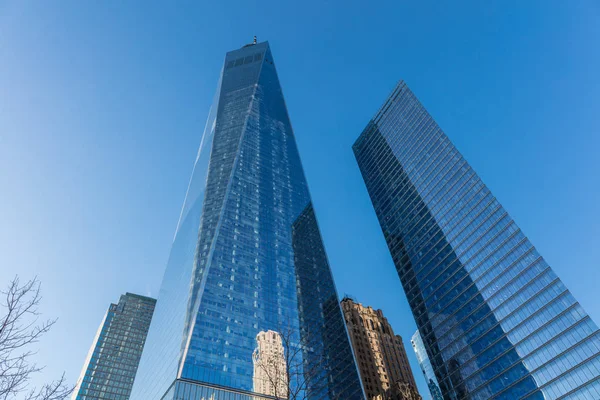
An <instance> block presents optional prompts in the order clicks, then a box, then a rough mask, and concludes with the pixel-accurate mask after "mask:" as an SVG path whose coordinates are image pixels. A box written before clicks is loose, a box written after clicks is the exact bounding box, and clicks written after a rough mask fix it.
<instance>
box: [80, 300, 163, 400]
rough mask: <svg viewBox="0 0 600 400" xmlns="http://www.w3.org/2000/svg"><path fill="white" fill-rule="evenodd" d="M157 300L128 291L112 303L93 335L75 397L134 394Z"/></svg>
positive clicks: (103, 399)
mask: <svg viewBox="0 0 600 400" xmlns="http://www.w3.org/2000/svg"><path fill="white" fill-rule="evenodd" d="M155 304H156V300H155V299H151V298H149V297H144V296H139V295H137V294H132V293H126V294H124V295H122V296H121V298H120V299H119V303H118V304H111V305H110V307H109V308H108V311H107V312H106V314H105V315H104V319H103V320H102V323H101V324H100V328H98V332H97V333H96V336H95V337H94V341H93V342H92V346H91V348H90V351H89V353H88V356H87V358H86V360H85V363H84V365H83V369H82V370H81V375H80V377H79V380H78V381H77V386H76V387H75V390H74V391H73V395H72V399H73V400H127V399H129V395H130V394H131V388H132V386H133V380H134V378H135V374H136V371H137V369H138V364H139V362H140V357H141V355H142V350H143V348H144V343H145V341H146V335H147V333H148V328H149V327H150V321H151V320H152V313H153V312H154V306H155Z"/></svg>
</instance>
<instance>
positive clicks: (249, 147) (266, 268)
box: [132, 42, 364, 400]
mask: <svg viewBox="0 0 600 400" xmlns="http://www.w3.org/2000/svg"><path fill="white" fill-rule="evenodd" d="M265 332H266V333H267V335H268V334H269V332H272V333H273V332H275V333H277V334H278V335H279V337H280V338H281V339H282V346H283V352H284V358H285V359H288V358H290V355H291V356H293V357H292V360H291V361H290V362H289V363H286V364H285V368H288V369H289V372H290V376H292V377H293V379H292V378H290V379H288V380H283V381H282V380H281V379H277V380H276V383H275V384H273V383H272V382H266V381H265V382H263V383H259V382H257V379H268V375H269V373H270V372H271V371H272V369H269V368H266V369H262V370H259V368H261V364H260V363H258V364H257V362H259V361H260V359H261V358H260V354H258V353H257V352H256V349H257V348H258V349H259V350H260V349H261V348H262V347H261V346H262V344H261V342H260V341H261V333H265ZM278 335H274V336H273V334H272V337H275V338H276V337H277V336H278ZM257 338H258V341H259V342H258V343H257ZM265 339H266V338H265ZM275 340H276V341H277V339H275ZM276 347H277V348H278V347H279V345H278V344H276ZM273 349H274V348H273ZM298 349H300V350H298ZM277 351H279V350H277ZM280 361H281V360H279V361H277V363H280ZM276 365H278V366H277V367H273V368H275V369H276V368H280V367H281V366H282V364H276ZM282 384H283V385H288V389H289V390H288V392H289V393H291V394H290V395H289V398H290V400H291V399H294V398H295V399H300V398H303V399H305V398H306V399H315V400H317V399H318V400H328V399H344V400H352V399H363V398H364V397H363V392H362V386H361V384H360V378H359V375H358V371H357V368H356V365H355V363H354V358H353V354H352V348H351V347H350V341H349V339H348V335H347V332H346V329H345V324H344V320H343V315H342V312H341V309H340V306H339V300H338V297H337V293H336V290H335V287H334V282H333V278H332V276H331V271H330V268H329V264H328V262H327V257H326V255H325V250H324V248H323V243H322V240H321V235H320V233H319V228H318V226H317V220H316V217H315V213H314V210H313V207H312V203H311V198H310V194H309V190H308V186H307V183H306V179H305V177H304V172H303V169H302V165H301V162H300V157H299V154H298V149H297V147H296V141H295V138H294V133H293V131H292V127H291V124H290V120H289V117H288V112H287V109H286V105H285V102H284V98H283V93H282V90H281V86H280V84H279V79H278V77H277V72H276V69H275V63H274V59H273V55H272V53H271V50H270V48H269V45H268V43H266V42H264V43H252V44H249V45H246V46H244V47H243V48H241V49H238V50H235V51H232V52H229V53H227V55H226V56H225V63H224V66H223V68H222V71H221V75H220V79H219V83H218V87H217V93H216V96H215V99H214V102H213V108H212V109H211V111H210V112H209V118H208V121H207V123H206V127H205V131H204V134H203V137H202V141H201V145H200V150H199V152H198V156H197V158H196V162H195V165H194V170H193V172H192V177H191V180H190V184H189V187H188V191H187V195H186V198H185V201H184V204H183V209H182V211H181V216H180V219H179V223H178V226H177V229H176V233H175V237H174V241H173V245H172V249H171V253H170V256H169V260H168V263H167V267H166V270H165V274H164V277H163V282H162V285H161V289H160V292H159V296H158V302H157V308H156V313H155V317H154V320H153V321H152V325H151V327H150V332H149V334H148V343H147V345H146V350H145V351H144V354H143V355H142V361H141V363H140V371H139V373H138V377H137V378H136V381H135V384H134V389H133V393H132V399H133V400H148V399H165V400H166V399H184V400H200V399H209V398H215V399H221V400H228V399H236V400H262V399H273V398H275V397H274V396H273V393H274V392H275V391H276V390H278V388H279V387H280V385H282ZM278 397H279V398H281V396H278Z"/></svg>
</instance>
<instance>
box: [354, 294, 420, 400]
mask: <svg viewBox="0 0 600 400" xmlns="http://www.w3.org/2000/svg"><path fill="white" fill-rule="evenodd" d="M342 310H343V312H344V318H345V319H346V324H347V325H348V333H349V334H350V338H351V340H352V348H353V349H354V355H355V357H356V362H357V365H358V369H359V371H360V375H361V378H362V382H363V386H364V388H365V393H366V395H367V399H368V400H421V396H420V395H419V392H418V391H417V384H416V382H415V378H414V376H413V373H412V371H411V369H410V365H409V363H408V358H407V355H406V350H405V349H404V344H403V343H402V338H401V337H400V336H399V335H394V330H393V329H392V327H391V325H390V324H389V322H388V320H387V318H385V317H384V316H383V312H382V311H381V310H374V309H373V308H372V307H365V306H363V305H362V304H360V303H356V302H354V301H353V300H352V299H349V298H344V300H342Z"/></svg>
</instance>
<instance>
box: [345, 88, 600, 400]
mask: <svg viewBox="0 0 600 400" xmlns="http://www.w3.org/2000/svg"><path fill="white" fill-rule="evenodd" d="M353 149H354V153H355V156H356V159H357V161H358V164H359V167H360V170H361V173H362V176H363V179H364V181H365V184H366V186H367V190H368V192H369V195H370V197H371V201H372V203H373V206H374V208H375V212H376V214H377V217H378V219H379V223H380V225H381V229H382V231H383V234H384V236H385V239H386V241H387V244H388V248H389V250H390V253H391V255H392V258H393V261H394V263H395V266H396V269H397V272H398V275H399V277H400V280H401V282H402V286H403V287H404V291H405V293H406V296H407V298H408V301H409V304H410V306H411V308H412V311H413V315H414V318H415V320H416V322H417V326H418V328H419V332H420V334H421V336H422V338H423V343H424V347H425V349H426V352H427V354H428V356H429V360H430V361H431V364H432V367H433V370H434V373H435V376H436V378H437V381H438V383H439V386H440V389H441V391H442V394H443V396H444V399H481V400H483V399H506V400H509V399H510V400H513V399H535V400H537V399H599V398H600V379H599V377H600V337H599V332H598V327H597V326H596V324H594V322H592V320H591V319H590V317H589V316H588V315H587V314H586V312H585V311H584V310H583V309H582V307H581V306H580V305H579V304H578V303H577V301H576V300H575V299H574V298H573V296H572V295H571V293H569V291H568V290H567V288H565V286H564V285H563V283H562V282H561V281H560V279H559V278H558V277H557V276H556V274H555V273H554V272H553V271H552V269H551V268H550V267H549V266H548V264H547V263H546V262H545V261H544V259H543V258H542V256H541V255H540V254H539V253H538V252H537V250H536V249H535V248H534V247H533V245H532V244H531V243H530V241H529V240H528V239H527V237H526V236H525V235H524V234H523V233H522V232H521V230H520V229H519V228H518V226H517V225H516V224H515V222H514V221H513V220H512V218H511V217H510V216H509V215H508V214H507V212H506V211H505V210H504V208H503V207H502V206H501V205H500V203H499V202H498V201H497V200H496V199H495V198H494V196H493V194H492V193H491V192H490V190H489V189H488V188H487V187H486V186H485V185H484V184H483V182H482V181H481V179H480V178H479V177H478V176H477V174H476V173H475V172H474V171H473V169H472V168H471V167H470V166H469V164H468V163H467V162H466V161H465V159H464V158H463V157H462V155H461V154H460V153H459V152H458V150H457V149H456V148H455V147H454V146H453V145H452V143H451V142H450V140H449V139H448V137H447V136H446V135H445V134H444V133H443V132H442V130H441V129H440V128H439V126H438V125H437V124H436V123H435V121H434V120H433V118H432V117H431V116H430V115H429V114H428V113H427V111H426V110H425V108H424V107H423V106H422V105H421V103H420V102H419V101H418V99H417V98H416V97H415V95H414V94H413V93H412V92H411V91H410V89H409V88H408V87H407V86H406V84H405V83H404V82H400V83H399V84H398V85H397V87H396V88H395V89H394V90H393V92H392V94H391V95H390V96H389V98H388V99H387V100H386V102H385V103H384V105H383V106H382V107H381V109H380V110H379V112H377V114H376V115H375V116H374V117H373V119H372V120H371V121H370V122H369V124H368V125H367V127H366V128H365V129H364V131H363V132H362V134H361V135H360V137H359V138H358V139H357V141H356V142H355V144H354V146H353Z"/></svg>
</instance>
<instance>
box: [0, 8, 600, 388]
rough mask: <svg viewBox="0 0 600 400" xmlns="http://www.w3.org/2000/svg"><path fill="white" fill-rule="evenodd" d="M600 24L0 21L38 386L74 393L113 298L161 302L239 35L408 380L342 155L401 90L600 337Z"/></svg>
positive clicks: (391, 277) (67, 16)
mask: <svg viewBox="0 0 600 400" xmlns="http://www.w3.org/2000/svg"><path fill="white" fill-rule="evenodd" d="M173 3H174V2H173ZM599 17H600V3H599V2H598V1H591V0H587V1H586V0H582V1H576V2H564V1H548V0H546V1H534V0H530V1H526V2H522V1H486V2H482V1H464V2H451V1H439V0H438V1H433V0H431V1H419V2H415V1H410V2H409V1H389V2H387V1H381V2H377V5H376V6H375V5H374V3H368V2H363V1H344V2H342V1H339V2H336V1H316V2H311V1H305V2H282V1H266V2H260V3H259V2H256V1H244V2H239V3H234V2H225V1H223V2H220V1H214V2H210V3H206V2H200V1H197V2H192V1H189V2H184V1H181V2H177V4H176V5H175V4H167V2H161V3H158V2H155V3H154V2H149V1H144V2H142V1H130V2H121V1H116V0H109V1H103V2H81V1H75V0H73V1H67V0H64V1H61V2H59V3H56V2H26V1H0V194H1V195H0V285H5V283H7V282H8V281H9V280H10V279H11V277H13V276H14V275H15V274H19V275H20V276H21V277H22V278H30V277H33V276H35V275H37V276H39V278H40V279H41V280H42V282H43V290H44V295H45V297H44V302H43V311H44V313H45V316H48V317H58V318H59V321H58V323H57V325H56V326H55V328H54V329H53V331H52V332H51V333H50V334H49V335H48V336H47V337H46V338H45V339H44V340H43V341H42V342H41V343H40V347H41V350H40V352H39V355H38V358H39V362H40V363H41V364H45V365H47V368H46V370H45V371H44V373H43V374H42V375H41V376H40V377H39V379H36V382H40V381H41V380H42V379H52V378H55V377H57V376H59V375H60V373H61V372H62V371H66V373H67V377H68V378H69V379H71V380H72V381H75V379H76V378H77V376H78V374H79V371H80V369H81V366H82V364H83V361H84V358H85V355H86V353H87V350H88V348H89V345H90V343H91V341H92V339H93V336H94V333H95V331H96V329H97V327H98V324H99V323H100V321H101V318H102V316H103V314H104V312H105V311H106V309H107V307H108V305H109V303H110V302H116V301H118V298H119V295H120V294H121V293H124V292H126V291H130V292H136V293H140V294H146V295H148V294H150V295H153V296H156V295H157V293H158V288H159V285H160V281H161V278H162V273H163V270H164V267H165V262H166V260H167V256H168V252H169V248H170V244H171V240H172V238H173V234H174V230H175V227H176V224H177V220H178V217H179V212H180V207H181V205H182V203H183V198H184V195H185V191H186V187H187V183H188V179H189V176H190V173H191V170H192V166H193V162H194V159H195V156H196V152H197V148H198V145H199V143H200V136H201V133H202V129H203V127H204V122H205V119H206V117H207V113H208V110H209V107H210V102H211V100H212V97H213V94H214V90H215V87H216V84H217V79H218V74H219V71H220V68H221V64H222V61H223V58H224V54H225V52H226V51H228V50H232V49H236V48H238V47H240V46H241V45H243V44H245V43H247V42H249V41H251V40H252V36H253V35H258V38H259V40H261V41H262V40H269V41H270V43H271V47H272V50H273V53H274V57H275V62H276V64H277V67H278V72H279V76H280V79H281V83H282V85H283V90H284V94H285V97H286V102H287V105H288V108H289V113H290V116H291V119H292V124H293V126H294V129H295V133H296V137H297V141H298V145H299V149H300V155H301V157H302V160H303V163H304V168H305V171H306V174H307V178H308V183H309V186H310V189H311V192H312V195H313V200H314V203H315V208H316V211H317V217H318V219H319V222H320V225H321V229H322V232H323V235H324V240H325V245H326V248H327V251H328V254H329V258H330V261H331V265H332V269H333V272H334V276H335V279H336V284H337V287H338V290H339V291H340V294H341V295H343V294H344V293H349V294H352V295H353V296H354V297H356V298H357V299H358V300H359V301H361V302H363V303H365V304H369V305H372V306H373V307H376V308H382V309H383V310H384V313H385V315H386V316H387V317H388V318H389V319H390V321H391V323H392V325H393V326H394V328H395V330H396V332H397V333H399V334H401V335H402V336H403V338H404V339H405V344H406V346H407V350H409V357H410V358H411V361H412V362H413V368H415V367H416V363H415V358H414V356H413V353H412V350H411V349H410V348H408V347H409V346H410V343H409V340H410V336H411V335H412V334H413V332H414V331H415V324H414V321H413V319H412V316H411V314H410V311H409V308H408V304H407V302H406V300H405V297H404V294H403V293H402V289H401V287H400V283H399V280H398V278H397V276H396V273H395V270H394V268H393V265H392V262H391V259H390V256H389V254H388V252H387V248H386V246H385V242H384V239H383V236H382V234H381V232H380V230H379V226H378V223H377V220H376V217H375V214H374V212H373V209H372V207H371V204H370V201H369V198H368V195H367V192H366V189H365V187H364V185H363V182H362V180H361V177H360V173H359V170H358V167H357V165H356V162H355V161H354V157H353V155H352V151H351V145H352V143H353V142H354V140H355V139H356V138H357V137H358V135H359V134H360V132H361V131H362V128H363V127H364V126H365V125H366V123H367V122H368V120H369V118H370V117H371V116H372V115H373V114H374V113H375V112H376V111H377V109H378V108H379V106H380V105H381V103H382V102H383V101H384V99H385V97H386V96H387V95H388V93H389V92H390V91H391V89H392V88H393V86H394V85H395V83H396V82H397V81H398V80H399V79H404V80H406V81H407V83H408V84H409V86H410V87H411V89H412V90H413V91H414V92H415V93H416V95H417V96H418V97H419V98H420V99H421V101H422V102H423V104H424V105H425V106H426V107H427V109H428V110H429V112H430V113H431V114H432V115H433V116H434V118H435V119H436V120H437V122H438V123H439V124H440V126H441V127H442V128H443V129H444V130H445V132H446V133H447V134H448V135H449V137H450V138H451V139H452V140H453V141H454V143H455V144H456V145H457V147H458V148H459V150H460V151H461V152H462V153H463V154H464V155H465V157H466V158H467V160H468V161H469V162H470V163H471V164H472V165H473V167H474V168H475V170H476V171H477V172H478V173H479V174H480V176H481V177H482V178H483V180H484V181H485V182H486V183H487V184H488V186H490V188H491V189H492V191H493V192H494V193H495V195H496V196H497V197H498V198H499V200H500V201H501V202H502V203H503V205H504V206H505V207H506V209H507V210H508V211H509V212H510V213H511V214H512V216H513V217H514V218H515V219H516V221H517V223H518V224H519V225H520V227H521V228H522V229H523V231H524V232H525V233H526V234H527V235H528V236H529V238H530V239H531V240H532V242H533V243H534V245H536V246H537V248H538V249H539V250H540V252H541V253H542V254H543V255H544V256H545V258H546V259H547V261H548V262H549V263H550V264H551V265H552V266H553V268H554V269H555V270H556V272H557V273H558V274H559V276H560V277H561V278H562V279H563V280H564V281H565V283H566V284H567V286H568V287H569V288H570V289H571V290H572V292H573V293H574V295H575V297H576V298H577V299H578V300H579V301H580V302H581V303H582V304H583V306H584V308H586V310H587V311H588V312H589V313H590V314H591V315H592V317H593V318H594V319H595V320H596V321H600V301H599V299H598V294H597V290H598V289H597V285H598V282H599V281H600V268H598V259H600V246H598V239H599V238H600V224H599V222H600V217H599V215H600V185H599V184H600V178H599V174H598V173H599V172H600V168H599V165H598V163H599V160H598V148H599V146H600V122H599V119H598V115H599V114H598V110H599V109H600V75H599V74H598V73H597V71H600V55H599V54H600V53H599V52H598V43H600V24H598V19H599ZM365 274H368V276H365ZM415 376H416V377H417V379H418V381H419V384H420V385H421V386H420V389H421V392H422V393H427V392H426V390H427V389H426V387H425V386H424V385H423V379H422V377H421V375H420V373H419V371H418V370H416V369H415Z"/></svg>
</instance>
